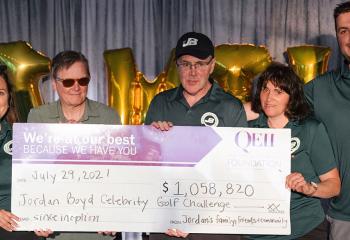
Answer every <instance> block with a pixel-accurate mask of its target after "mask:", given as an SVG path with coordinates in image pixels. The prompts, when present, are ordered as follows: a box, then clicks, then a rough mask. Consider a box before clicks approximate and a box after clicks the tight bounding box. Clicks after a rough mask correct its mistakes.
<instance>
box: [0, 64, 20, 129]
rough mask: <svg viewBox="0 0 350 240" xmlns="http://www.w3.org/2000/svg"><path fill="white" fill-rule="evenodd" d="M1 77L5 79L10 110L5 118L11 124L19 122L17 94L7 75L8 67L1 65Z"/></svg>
mask: <svg viewBox="0 0 350 240" xmlns="http://www.w3.org/2000/svg"><path fill="white" fill-rule="evenodd" d="M0 77H1V78H3V79H4V81H5V84H6V87H7V91H8V105H9V108H8V110H7V112H6V113H5V115H4V116H3V118H5V119H6V121H7V122H8V123H10V124H12V123H14V122H17V121H18V113H17V110H16V104H15V94H14V92H13V89H12V84H11V83H10V80H9V77H8V74H7V67H6V65H0Z"/></svg>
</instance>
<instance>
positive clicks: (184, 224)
mask: <svg viewBox="0 0 350 240" xmlns="http://www.w3.org/2000/svg"><path fill="white" fill-rule="evenodd" d="M12 169H13V170H12V212H13V213H15V214H16V215H18V216H20V217H21V218H22V221H21V222H20V226H19V230H33V229H39V228H40V229H51V230H54V231H107V230H114V231H133V232H165V231H166V229H168V228H177V229H181V230H182V231H185V232H192V233H195V232H202V233H252V234H254V233H255V234H290V216H289V214H290V213H289V207H290V191H289V190H287V189H286V188H285V177H286V176H287V175H288V174H289V173H290V131H289V130H286V129H274V130H273V129H252V128H211V127H173V128H172V129H171V130H170V131H167V132H162V131H159V130H156V129H154V128H152V127H150V126H117V125H113V126H112V125H88V124H15V125H14V143H13V165H12Z"/></svg>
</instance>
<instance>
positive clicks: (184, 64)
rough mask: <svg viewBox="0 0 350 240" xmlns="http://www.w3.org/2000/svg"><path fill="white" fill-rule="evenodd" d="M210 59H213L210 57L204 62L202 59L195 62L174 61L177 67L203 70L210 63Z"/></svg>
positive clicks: (187, 69) (186, 69)
mask: <svg viewBox="0 0 350 240" xmlns="http://www.w3.org/2000/svg"><path fill="white" fill-rule="evenodd" d="M212 60H213V58H211V59H210V60H209V61H208V62H204V61H199V62H196V63H190V62H180V63H176V65H177V66H178V68H180V69H182V70H185V71H189V70H191V69H192V67H193V68H194V69H195V70H203V69H205V68H206V67H207V66H208V65H209V64H210V63H211V61H212Z"/></svg>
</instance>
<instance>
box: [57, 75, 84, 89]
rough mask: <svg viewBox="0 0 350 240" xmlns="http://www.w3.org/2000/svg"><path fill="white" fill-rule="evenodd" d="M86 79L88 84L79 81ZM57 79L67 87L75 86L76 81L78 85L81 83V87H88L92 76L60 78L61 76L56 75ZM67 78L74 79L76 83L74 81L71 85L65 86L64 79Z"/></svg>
mask: <svg viewBox="0 0 350 240" xmlns="http://www.w3.org/2000/svg"><path fill="white" fill-rule="evenodd" d="M84 79H88V81H87V84H86V85H82V84H80V82H79V81H80V80H84ZM55 80H56V81H58V82H61V83H62V85H63V87H65V88H70V87H73V86H74V84H75V83H76V82H77V83H78V85H79V86H80V87H86V86H88V85H89V83H90V77H82V78H60V77H56V78H55ZM67 80H68V81H69V80H73V81H74V83H73V84H72V85H71V86H65V85H64V83H63V82H64V81H67Z"/></svg>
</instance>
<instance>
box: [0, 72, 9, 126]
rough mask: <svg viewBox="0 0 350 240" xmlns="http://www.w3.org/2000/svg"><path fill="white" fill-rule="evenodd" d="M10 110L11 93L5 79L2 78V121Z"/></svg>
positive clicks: (0, 103) (0, 81)
mask: <svg viewBox="0 0 350 240" xmlns="http://www.w3.org/2000/svg"><path fill="white" fill-rule="evenodd" d="M8 109H9V92H8V88H7V85H6V82H5V79H4V78H3V77H1V76H0V119H1V118H3V117H4V116H5V114H6V112H7V110H8Z"/></svg>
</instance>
